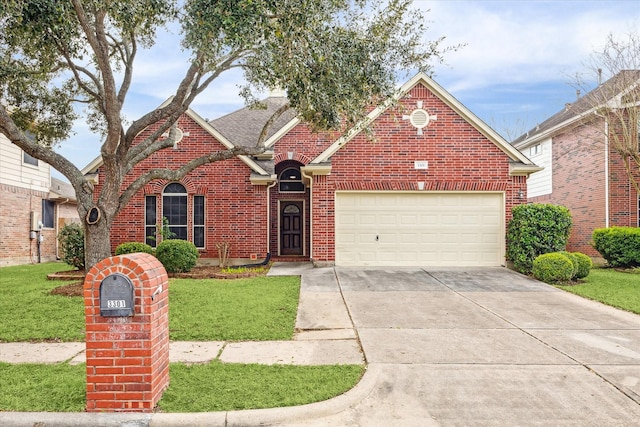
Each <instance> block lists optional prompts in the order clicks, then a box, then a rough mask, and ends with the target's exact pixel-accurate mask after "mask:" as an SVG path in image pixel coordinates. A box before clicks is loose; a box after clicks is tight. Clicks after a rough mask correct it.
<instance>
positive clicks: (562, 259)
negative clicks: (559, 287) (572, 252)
mask: <svg viewBox="0 0 640 427" xmlns="http://www.w3.org/2000/svg"><path fill="white" fill-rule="evenodd" d="M532 271H533V277H535V278H536V279H538V280H541V281H543V282H545V283H559V282H567V281H569V280H571V277H572V276H573V263H572V262H571V260H570V259H569V258H567V257H566V256H565V255H563V254H561V253H558V252H553V253H547V254H542V255H539V256H538V257H537V258H536V259H535V260H533V268H532Z"/></svg>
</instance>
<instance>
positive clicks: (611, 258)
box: [593, 227, 640, 268]
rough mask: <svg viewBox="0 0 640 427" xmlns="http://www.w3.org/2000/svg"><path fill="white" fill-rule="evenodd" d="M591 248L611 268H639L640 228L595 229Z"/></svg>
mask: <svg viewBox="0 0 640 427" xmlns="http://www.w3.org/2000/svg"><path fill="white" fill-rule="evenodd" d="M593 247H594V248H596V250H597V251H598V252H600V255H602V257H603V258H604V259H606V260H607V263H609V265H610V266H612V267H624V268H629V267H638V266H640V228H636V227H611V228H597V229H595V230H593Z"/></svg>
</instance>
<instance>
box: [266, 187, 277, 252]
mask: <svg viewBox="0 0 640 427" xmlns="http://www.w3.org/2000/svg"><path fill="white" fill-rule="evenodd" d="M277 183H278V181H273V182H272V183H271V184H269V185H267V255H269V254H271V197H270V195H271V189H272V188H273V187H275V186H276V184H277Z"/></svg>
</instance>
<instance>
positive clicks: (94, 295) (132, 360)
mask: <svg viewBox="0 0 640 427" xmlns="http://www.w3.org/2000/svg"><path fill="white" fill-rule="evenodd" d="M168 285H169V280H168V277H167V272H166V271H165V269H164V267H163V266H162V264H161V263H160V261H158V260H157V259H156V258H155V257H153V256H152V255H149V254H143V253H136V254H128V255H120V256H114V257H111V258H106V259H104V260H102V261H101V262H99V263H98V264H96V265H95V266H94V267H93V268H91V270H89V272H88V273H87V276H86V278H85V282H84V303H85V320H86V328H87V332H86V346H87V351H86V354H87V411H89V412H152V411H153V409H154V407H155V406H156V404H157V403H158V401H159V400H160V398H161V397H162V393H163V392H164V390H165V389H166V388H167V387H168V386H169V306H168V293H169V292H168Z"/></svg>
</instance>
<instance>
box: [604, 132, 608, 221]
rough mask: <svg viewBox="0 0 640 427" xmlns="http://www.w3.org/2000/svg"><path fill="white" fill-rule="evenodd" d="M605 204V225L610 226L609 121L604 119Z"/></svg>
mask: <svg viewBox="0 0 640 427" xmlns="http://www.w3.org/2000/svg"><path fill="white" fill-rule="evenodd" d="M604 177H605V182H604V206H605V216H604V221H605V226H606V228H609V121H608V120H607V119H604Z"/></svg>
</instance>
